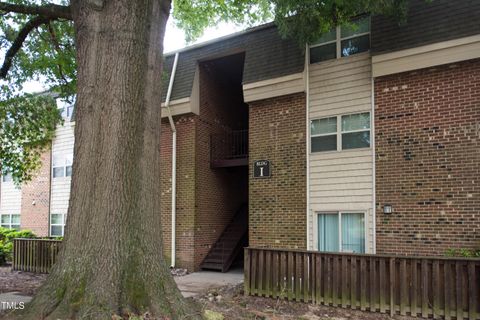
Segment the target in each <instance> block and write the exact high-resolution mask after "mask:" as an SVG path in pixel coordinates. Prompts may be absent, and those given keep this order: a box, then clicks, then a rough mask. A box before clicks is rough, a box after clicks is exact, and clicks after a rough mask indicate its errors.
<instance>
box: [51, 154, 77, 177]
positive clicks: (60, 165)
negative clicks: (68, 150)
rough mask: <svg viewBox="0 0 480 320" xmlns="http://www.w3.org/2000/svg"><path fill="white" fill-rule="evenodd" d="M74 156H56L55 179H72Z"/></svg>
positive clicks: (54, 159)
mask: <svg viewBox="0 0 480 320" xmlns="http://www.w3.org/2000/svg"><path fill="white" fill-rule="evenodd" d="M72 163H73V154H55V155H53V161H52V175H53V177H54V178H59V177H70V176H71V175H72Z"/></svg>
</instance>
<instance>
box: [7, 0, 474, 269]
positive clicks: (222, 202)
mask: <svg viewBox="0 0 480 320" xmlns="http://www.w3.org/2000/svg"><path fill="white" fill-rule="evenodd" d="M478 21H480V2H478V1H453V0H449V1H447V0H441V1H440V0H439V1H435V2H432V3H427V2H425V1H412V4H411V8H410V14H409V17H408V20H407V23H406V24H402V25H398V23H396V22H395V21H393V20H391V19H387V18H385V17H382V16H374V17H371V18H370V17H361V18H359V19H358V20H357V21H356V22H357V24H358V26H359V27H358V28H355V29H349V28H342V27H337V28H336V29H335V30H332V32H330V33H328V34H325V35H324V36H323V37H322V38H321V39H319V41H318V42H317V43H315V44H312V45H311V46H310V47H309V48H308V50H305V51H304V50H303V49H302V48H300V47H299V46H298V45H297V44H296V43H295V42H294V41H292V40H284V39H282V38H281V37H280V36H279V35H278V32H277V30H276V28H275V27H274V26H273V25H272V24H267V25H264V26H260V27H256V28H253V29H249V30H247V31H245V32H241V33H238V34H234V35H232V36H228V37H224V38H221V39H218V40H215V41H212V42H209V43H205V44H201V45H195V46H192V47H188V48H185V49H183V50H180V51H179V52H178V64H177V65H178V66H177V69H176V70H175V71H174V70H172V69H173V68H172V66H173V64H174V63H173V62H174V59H175V56H176V54H168V55H167V56H166V66H165V69H166V71H167V72H168V74H169V75H171V74H173V76H174V83H173V87H172V90H171V101H169V105H170V108H171V112H172V114H173V121H174V124H175V127H176V139H177V140H176V150H175V152H173V149H172V145H173V137H172V130H171V127H170V125H169V121H168V117H167V115H168V114H169V112H168V110H167V109H166V108H164V109H163V112H164V120H163V122H162V129H161V130H162V138H161V139H162V141H161V142H162V144H161V147H162V149H161V158H160V159H159V161H161V163H162V176H161V190H162V192H161V194H160V195H159V196H160V197H161V217H162V222H163V230H162V231H163V237H164V246H165V254H166V255H167V257H168V258H169V259H171V258H172V256H171V255H172V253H173V254H175V261H174V262H175V264H176V265H178V266H182V267H186V268H188V269H191V270H193V269H198V268H200V267H201V266H203V267H205V268H218V269H226V268H228V266H229V265H230V264H231V263H233V260H234V258H235V255H236V253H237V252H241V250H239V249H241V247H242V246H244V245H250V246H254V247H273V248H299V249H309V250H321V251H346V252H357V253H379V254H400V255H443V254H445V252H446V251H447V250H448V249H450V248H467V249H468V248H470V249H474V248H478V247H480V191H479V183H480V165H479V164H480V163H479V162H480V145H479V144H480V142H479V141H480V134H479V132H480V86H479V84H480V25H479V24H478ZM167 90H168V87H167V86H164V87H163V91H164V97H166V96H167ZM164 100H165V98H164ZM68 124H69V123H66V125H65V126H64V127H62V128H59V129H58V130H57V136H56V137H55V140H54V142H53V146H52V154H53V159H54V161H53V168H52V169H51V172H52V174H51V175H50V176H51V177H52V178H51V187H50V190H51V192H50V196H49V197H46V199H48V202H49V206H50V210H49V213H50V231H49V232H50V234H53V233H58V234H60V233H61V231H60V228H61V229H62V230H63V227H62V226H63V221H64V220H65V214H66V210H67V209H66V208H67V204H68V197H69V193H68V192H69V177H67V176H68V175H69V172H70V170H71V169H70V166H71V162H72V157H71V154H72V153H71V150H72V147H73V130H72V127H73V123H70V126H68ZM172 154H176V179H175V184H176V188H175V192H176V197H175V200H176V206H175V208H176V210H175V212H172V210H171V209H172V208H171V203H172V202H171V201H172V168H171V165H172ZM57 156H58V157H57ZM46 163H48V160H46ZM48 168H50V165H49V166H48ZM49 171H50V169H49ZM57 173H58V176H57ZM39 179H40V178H39ZM7 180H8V179H7ZM32 183H35V182H32ZM1 190H2V194H1V196H2V197H1V199H0V212H1V213H2V223H3V215H4V214H5V215H6V217H5V221H7V220H8V219H9V220H8V221H9V222H8V223H10V224H12V222H15V223H17V222H16V221H18V216H11V215H12V214H13V215H18V213H19V212H21V214H20V224H21V226H22V227H24V226H25V227H26V226H27V223H28V222H27V221H25V220H26V216H27V215H29V213H27V212H26V210H24V206H23V203H24V201H23V200H22V201H21V204H20V203H19V202H18V200H17V198H18V194H19V191H18V190H14V189H12V188H10V187H9V185H8V182H3V183H2V189H1ZM22 192H23V189H22ZM15 194H16V195H15ZM22 197H23V198H25V192H23V195H22ZM23 198H22V199H23ZM29 199H31V196H30V198H29ZM28 203H30V200H28ZM247 204H248V205H247ZM27 208H29V209H28V210H30V211H32V210H33V209H32V208H31V207H27ZM28 210H27V211H28ZM42 212H43V211H42ZM9 215H10V216H9ZM30 215H33V213H31V214H30ZM39 215H42V216H44V215H45V213H42V214H39ZM46 215H47V216H48V213H46ZM172 216H175V220H176V222H175V225H174V227H175V228H174V229H173V228H172ZM29 219H30V218H29ZM247 219H248V220H247ZM247 221H248V228H247ZM5 223H7V222H5ZM17 225H18V223H17ZM47 227H48V224H47ZM172 229H173V230H174V232H175V233H174V234H175V239H174V240H175V241H172V239H171V236H172ZM224 231H225V232H224ZM246 233H248V236H247V234H246ZM172 245H175V250H173V251H172V247H171V246H172Z"/></svg>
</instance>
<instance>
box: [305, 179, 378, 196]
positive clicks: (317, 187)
mask: <svg viewBox="0 0 480 320" xmlns="http://www.w3.org/2000/svg"><path fill="white" fill-rule="evenodd" d="M352 183H354V184H355V188H352V187H351V184H352ZM371 188H372V181H371V179H370V181H366V182H363V183H362V182H357V181H351V182H348V183H336V181H332V182H330V183H324V184H314V185H311V186H310V191H311V193H312V194H313V193H315V192H317V191H334V190H339V191H340V192H343V191H345V190H369V192H371V190H370V189H371Z"/></svg>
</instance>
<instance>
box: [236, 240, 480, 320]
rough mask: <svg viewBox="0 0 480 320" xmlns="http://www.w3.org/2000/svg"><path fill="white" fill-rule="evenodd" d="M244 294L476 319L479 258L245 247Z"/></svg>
mask: <svg viewBox="0 0 480 320" xmlns="http://www.w3.org/2000/svg"><path fill="white" fill-rule="evenodd" d="M245 293H246V294H250V295H257V296H265V297H271V298H280V299H288V300H295V301H303V302H311V303H316V304H323V305H330V306H338V307H343V308H352V309H361V310H368V311H372V312H382V313H390V314H391V315H394V314H400V315H410V316H420V317H423V318H428V317H433V318H445V319H452V318H455V319H480V301H479V299H480V259H466V258H465V259H464V258H423V257H401V256H385V255H366V254H347V253H324V252H316V251H300V250H276V249H259V248H245Z"/></svg>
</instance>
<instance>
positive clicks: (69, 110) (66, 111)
mask: <svg viewBox="0 0 480 320" xmlns="http://www.w3.org/2000/svg"><path fill="white" fill-rule="evenodd" d="M73 108H74V106H73V105H69V106H66V107H63V108H61V109H60V112H61V114H62V118H64V119H66V120H71V119H72V115H73Z"/></svg>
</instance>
